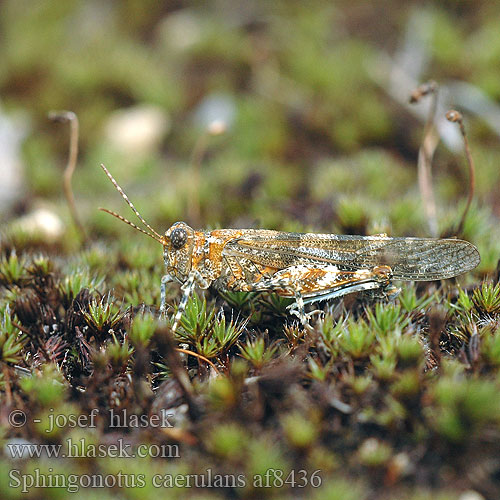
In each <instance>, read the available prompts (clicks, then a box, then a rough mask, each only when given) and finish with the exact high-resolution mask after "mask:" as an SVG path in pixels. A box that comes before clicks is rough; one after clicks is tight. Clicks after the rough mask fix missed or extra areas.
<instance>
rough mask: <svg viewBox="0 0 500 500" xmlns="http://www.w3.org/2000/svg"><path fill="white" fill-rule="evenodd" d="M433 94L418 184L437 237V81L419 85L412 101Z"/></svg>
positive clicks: (430, 224) (420, 150) (433, 231)
mask: <svg viewBox="0 0 500 500" xmlns="http://www.w3.org/2000/svg"><path fill="white" fill-rule="evenodd" d="M429 94H430V95H431V105H430V109H429V114H428V116H427V121H426V123H425V127H424V136H423V139H422V145H421V146H420V149H419V151H418V185H419V189H420V196H421V197H422V201H423V203H424V210H425V214H426V217H427V224H428V226H429V232H430V234H431V236H433V237H436V236H437V234H438V224H437V210H436V199H435V197H434V190H433V188H432V171H431V167H432V158H433V157H434V152H435V151H436V147H437V145H438V143H439V134H438V132H437V129H436V126H435V125H434V119H435V116H436V108H437V97H438V86H437V84H436V82H433V81H430V82H428V83H425V84H423V85H421V86H420V87H418V89H416V90H415V91H414V92H413V93H412V95H411V97H410V102H411V103H416V102H418V101H420V99H421V98H422V97H424V96H426V95H429Z"/></svg>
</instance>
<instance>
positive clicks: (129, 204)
mask: <svg viewBox="0 0 500 500" xmlns="http://www.w3.org/2000/svg"><path fill="white" fill-rule="evenodd" d="M101 168H102V169H103V170H104V172H105V173H106V175H107V176H108V178H109V180H110V181H111V182H112V183H113V186H115V188H116V189H117V191H118V192H119V193H120V194H121V195H122V198H123V199H124V200H125V201H126V202H127V205H128V206H129V207H130V208H131V209H132V211H133V212H134V214H135V215H137V217H138V218H139V220H140V221H141V222H142V223H143V224H144V225H145V226H146V227H147V228H148V229H149V230H150V231H151V233H153V234H150V233H148V232H146V231H144V230H143V229H141V228H140V227H138V226H136V225H135V224H134V223H132V222H130V221H129V220H127V219H125V217H122V216H121V215H119V214H117V213H115V212H113V211H111V210H108V209H106V208H99V210H102V211H103V212H107V213H108V214H111V215H113V216H114V217H117V218H118V219H120V220H121V221H123V222H125V223H126V224H128V225H129V226H132V227H133V228H135V229H137V230H139V231H141V232H142V233H144V234H147V235H148V236H150V237H151V238H153V239H154V240H156V241H159V242H160V243H161V244H163V243H164V241H165V238H164V237H162V236H160V235H159V234H158V233H157V232H156V231H155V230H154V229H153V228H152V227H151V226H150V225H149V224H148V223H147V222H146V221H145V220H144V218H143V217H142V215H141V214H140V213H139V211H138V210H137V209H136V208H135V207H134V204H133V203H132V202H131V201H130V200H129V199H128V196H127V195H126V194H125V193H124V191H123V189H122V188H121V187H120V186H119V185H118V183H117V182H116V181H115V179H114V177H113V176H112V175H111V173H110V172H109V170H108V169H107V168H106V167H105V166H104V165H103V164H102V163H101Z"/></svg>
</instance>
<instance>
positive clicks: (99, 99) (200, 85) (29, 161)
mask: <svg viewBox="0 0 500 500" xmlns="http://www.w3.org/2000/svg"><path fill="white" fill-rule="evenodd" d="M499 19H500V4H499V3H498V2H488V1H463V2H455V1H439V2H425V3H422V2H404V3H403V2H395V1H393V0H392V1H391V0H384V1H380V2H363V1H352V0H349V1H346V0H337V1H319V0H314V1H309V2H302V1H298V0H297V1H295V0H287V1H280V0H275V1H273V2H266V1H254V2H247V1H243V0H240V1H238V0H219V1H216V0H214V1H191V2H188V1H186V2H182V1H169V2H144V1H139V0H123V1H119V2H118V1H97V0H90V1H85V2H79V1H74V0H66V1H64V2H61V1H58V0H42V1H39V2H35V3H33V2H28V1H26V0H3V1H2V3H1V6H0V23H1V33H2V35H1V38H0V50H1V54H2V57H1V58H0V172H1V182H0V184H1V186H0V213H1V215H0V218H1V221H2V225H3V227H4V228H6V227H8V228H10V227H11V226H12V224H15V223H17V222H19V221H21V224H22V225H23V224H24V227H23V230H25V231H31V230H33V227H34V229H35V230H40V231H42V230H45V229H43V228H44V227H45V224H46V225H47V227H48V233H47V234H46V235H45V240H44V241H47V238H49V239H50V238H54V239H56V240H57V239H58V238H59V239H62V240H63V241H66V243H65V244H69V243H68V241H69V240H72V238H73V237H72V235H73V234H74V228H73V226H72V223H71V218H70V216H69V210H68V207H67V206H66V203H65V201H64V196H63V190H62V176H63V171H64V168H65V165H66V161H67V155H68V140H69V127H68V124H58V123H53V122H51V121H49V120H48V118H47V114H48V112H49V111H51V110H63V109H66V110H71V111H74V112H75V113H76V114H77V115H78V118H79V121H80V153H79V158H78V166H77V169H76V172H75V175H74V178H73V187H74V194H75V199H76V207H77V210H78V213H79V214H80V217H81V219H82V222H83V224H84V226H85V228H86V230H87V232H88V234H89V235H90V237H91V238H99V237H101V236H105V235H106V236H109V235H112V236H113V235H114V236H115V237H119V238H130V231H131V230H130V229H127V228H125V227H124V226H123V225H121V224H120V223H119V222H118V221H116V220H114V219H113V218H111V217H110V216H108V215H106V214H102V213H101V212H99V211H98V210H97V208H98V207H99V206H106V207H108V208H110V209H113V210H116V211H119V212H120V213H122V214H124V215H125V216H127V217H128V215H127V214H128V213H129V210H128V208H127V207H126V205H125V204H124V202H123V200H121V198H120V196H119V194H118V193H117V192H116V191H114V188H113V186H112V185H111V183H109V182H108V180H107V179H106V176H105V175H104V173H103V172H102V171H101V169H100V168H99V164H100V163H104V164H105V165H106V166H107V167H108V168H109V169H110V171H111V172H112V173H113V175H114V176H115V178H116V179H117V181H118V182H119V183H120V184H121V186H122V187H123V188H124V189H125V191H126V192H127V193H128V195H129V197H130V198H131V199H132V200H133V201H134V203H135V204H136V206H137V207H138V208H139V210H140V211H141V213H142V214H143V215H144V217H145V218H146V219H147V220H148V221H150V222H151V224H152V225H153V227H155V228H156V229H157V230H158V231H159V232H163V231H165V230H166V229H167V228H168V227H169V226H170V225H171V224H172V223H173V222H174V221H176V220H186V222H188V223H189V224H191V225H193V226H194V227H197V228H198V227H199V228H214V227H263V228H268V229H281V230H301V231H316V232H342V233H360V234H370V233H372V234H373V233H377V232H387V233H388V234H391V235H394V236H404V235H416V236H428V235H429V228H428V225H427V222H426V217H425V212H424V209H423V205H422V201H421V197H420V194H419V190H418V182H417V156H418V149H419V146H420V143H421V140H422V136H423V128H424V122H425V118H426V116H427V112H428V107H429V104H430V102H429V101H430V100H429V99H423V100H422V102H421V103H420V104H418V105H415V106H410V105H409V104H408V98H409V95H410V93H411V91H412V90H413V89H414V88H415V87H416V86H417V85H419V84H420V83H422V82H425V81H427V80H429V79H433V80H435V81H437V82H438V83H439V85H440V89H439V103H438V110H437V115H436V117H437V118H436V119H437V123H438V125H437V126H438V130H439V135H440V139H441V142H440V144H439V145H438V147H437V150H436V154H435V158H434V164H433V172H434V183H433V185H434V189H435V195H436V200H437V220H438V224H439V232H440V233H441V232H443V231H445V230H447V229H449V228H450V227H453V226H454V225H455V226H456V224H457V223H458V220H459V218H460V214H461V212H462V210H463V207H464V205H465V201H466V197H467V189H468V174H467V167H466V163H465V157H464V155H463V143H462V140H461V137H460V134H459V131H458V128H457V127H456V125H452V124H449V123H448V122H446V120H445V119H444V113H445V111H446V110H447V109H449V108H450V107H456V108H457V109H459V110H461V111H462V112H463V113H464V116H465V121H466V128H467V131H468V134H469V139H470V142H471V146H472V150H473V156H474V158H475V161H476V165H477V172H476V174H477V185H476V197H475V201H474V204H473V207H472V210H471V212H470V216H469V218H468V220H467V223H466V225H465V228H464V236H465V237H466V238H468V239H470V240H471V241H473V242H474V243H476V244H477V245H479V247H480V250H481V254H482V258H483V261H482V264H481V266H482V267H481V269H482V271H483V272H491V271H492V270H494V269H495V267H496V262H497V260H498V256H499V255H500V248H499V246H500V244H499V243H497V241H500V238H498V237H497V236H495V235H496V232H495V231H498V230H497V229H496V227H497V226H498V216H499V215H500V197H499V196H498V194H499V187H500V169H499V160H500V147H499V135H500V106H499V102H498V101H499V98H500V30H499V29H498V20H499ZM197 178H198V179H199V182H197ZM40 211H42V212H41V213H42V216H40ZM34 214H35V215H36V214H38V216H39V217H41V219H40V218H39V219H37V218H36V217H35V216H34ZM30 217H31V219H30ZM33 217H35V218H33ZM43 217H45V219H44V218H43ZM30 224H31V225H30ZM51 231H52V232H51ZM72 231H73V233H72ZM47 235H48V236H47ZM145 239H147V238H145ZM144 244H148V243H144ZM151 244H152V245H154V243H152V242H151Z"/></svg>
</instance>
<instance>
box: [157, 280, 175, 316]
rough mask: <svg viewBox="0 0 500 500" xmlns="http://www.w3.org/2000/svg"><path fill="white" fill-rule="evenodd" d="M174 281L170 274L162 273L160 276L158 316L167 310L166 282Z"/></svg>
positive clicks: (163, 314)
mask: <svg viewBox="0 0 500 500" xmlns="http://www.w3.org/2000/svg"><path fill="white" fill-rule="evenodd" d="M171 281H174V278H172V276H171V275H170V274H164V275H163V276H162V277H161V302H160V318H163V317H164V316H165V314H166V312H167V298H166V297H167V283H170V282H171Z"/></svg>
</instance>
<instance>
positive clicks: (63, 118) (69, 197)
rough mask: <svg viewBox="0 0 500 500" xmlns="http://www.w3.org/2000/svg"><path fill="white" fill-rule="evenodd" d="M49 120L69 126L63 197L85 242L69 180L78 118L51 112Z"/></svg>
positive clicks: (70, 114) (63, 113)
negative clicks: (67, 123)
mask: <svg viewBox="0 0 500 500" xmlns="http://www.w3.org/2000/svg"><path fill="white" fill-rule="evenodd" d="M49 119H50V120H53V121H56V122H61V123H66V122H69V126H70V138H69V154H68V163H67V165H66V169H65V170H64V176H63V187H64V196H65V197H66V201H67V203H68V206H69V210H70V213H71V217H72V219H73V223H74V224H75V226H76V228H77V230H78V232H79V233H80V237H81V239H82V241H85V239H86V234H85V229H84V227H83V224H82V222H81V221H80V218H79V216H78V212H77V210H76V205H75V197H74V195H73V189H72V187H71V178H72V177H73V172H74V171H75V168H76V161H77V158H78V136H79V123H78V117H77V116H76V114H75V113H73V112H72V111H51V112H50V113H49Z"/></svg>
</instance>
